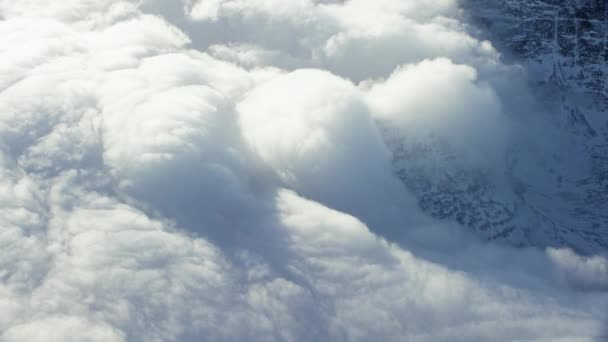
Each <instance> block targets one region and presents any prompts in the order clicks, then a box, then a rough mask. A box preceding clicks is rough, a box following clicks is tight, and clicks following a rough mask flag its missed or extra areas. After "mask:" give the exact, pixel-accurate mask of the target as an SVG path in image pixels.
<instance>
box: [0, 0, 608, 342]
mask: <svg viewBox="0 0 608 342" xmlns="http://www.w3.org/2000/svg"><path fill="white" fill-rule="evenodd" d="M0 17H1V18H2V20H1V21H0V36H1V37H2V38H3V41H4V42H5V44H3V45H2V46H0V58H2V60H3V61H5V63H3V65H2V66H0V76H1V77H0V173H1V175H2V176H1V177H0V188H1V189H2V191H0V203H1V204H2V205H1V209H0V227H1V229H2V231H1V233H0V246H1V247H2V250H3V253H1V255H0V275H1V277H0V333H1V336H2V338H1V339H2V340H3V341H7V342H17V341H19V342H21V341H28V342H29V341H35V342H37V341H58V340H61V341H200V340H201V339H204V340H208V341H243V340H251V341H270V340H276V341H335V340H344V341H369V340H385V341H403V340H422V341H426V340H428V341H442V340H445V341H448V340H449V341H453V340H463V341H469V340H557V339H560V338H561V339H564V340H593V338H594V336H596V335H598V334H600V333H601V328H602V324H603V323H605V320H604V319H605V310H606V304H608V297H607V295H606V293H605V291H606V289H607V288H608V280H607V279H606V263H607V261H606V259H605V258H604V257H602V256H595V257H582V256H578V255H576V254H574V253H573V252H570V251H567V250H548V251H541V250H530V249H519V250H516V249H513V248H511V247H508V246H501V245H486V244H482V243H481V242H480V241H478V240H477V239H476V238H475V237H473V236H471V235H470V234H469V233H467V232H465V231H462V228H460V227H457V226H455V225H452V224H450V223H446V222H437V221H435V220H433V219H431V218H429V217H427V216H425V215H424V214H423V213H422V212H421V211H420V210H419V209H418V208H417V206H416V202H415V200H414V199H413V198H412V197H413V196H412V195H411V194H410V193H409V192H408V191H407V190H406V189H405V187H404V186H403V185H402V183H401V182H400V181H399V180H398V179H397V178H396V177H395V175H393V172H392V167H391V158H392V154H393V153H394V151H393V150H392V146H391V145H390V144H388V143H387V142H386V141H387V139H388V138H387V136H386V134H387V133H386V131H385V129H384V128H385V127H390V128H391V132H392V133H391V134H397V135H399V136H401V137H404V138H406V139H408V141H411V143H412V144H416V143H419V142H421V141H425V140H426V139H431V138H432V139H437V140H439V141H441V142H442V143H444V144H446V145H447V146H449V148H450V149H451V150H452V152H453V153H455V154H456V155H457V156H459V157H460V158H461V160H462V162H463V163H471V164H472V165H480V164H483V165H486V164H487V163H489V162H488V160H487V158H483V156H486V155H488V154H490V155H500V153H502V152H501V151H503V150H504V149H505V145H506V144H507V141H508V140H509V139H510V129H509V127H510V120H511V118H510V117H508V115H507V113H506V111H505V109H504V106H503V105H504V104H503V102H502V96H503V95H502V93H501V92H502V91H503V87H502V86H501V85H500V84H499V83H498V82H497V81H496V79H497V78H496V77H495V75H497V74H501V73H505V74H506V75H507V76H505V77H508V75H510V74H509V72H511V71H510V68H506V67H504V66H502V65H501V64H500V61H499V56H498V54H497V52H496V51H495V50H494V49H493V48H492V46H491V45H490V44H489V43H488V42H482V41H478V40H477V39H475V38H474V37H472V36H470V35H469V34H467V31H466V25H465V24H464V22H463V21H462V19H461V15H460V13H459V9H458V6H457V3H456V2H455V1H451V0H445V1H434V2H428V1H393V0H382V1H375V2H369V1H358V0H351V1H312V0H298V1H296V0H294V1H272V0H270V1H269V0H237V1H223V0H202V1H183V2H178V1H175V2H170V1H160V0H145V1H119V0H107V1H87V0H70V1H62V2H61V3H58V2H52V1H34V0H32V1H18V2H15V1H8V0H7V1H1V0H0ZM429 37H433V39H429ZM480 146H483V147H480ZM491 163H494V162H493V161H492V162H491Z"/></svg>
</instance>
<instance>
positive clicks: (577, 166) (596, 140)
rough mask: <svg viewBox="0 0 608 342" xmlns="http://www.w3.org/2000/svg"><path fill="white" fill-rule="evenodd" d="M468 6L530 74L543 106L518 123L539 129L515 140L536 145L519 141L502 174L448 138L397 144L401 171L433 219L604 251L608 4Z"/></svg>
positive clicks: (493, 235) (518, 1)
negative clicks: (460, 155) (466, 155)
mask: <svg viewBox="0 0 608 342" xmlns="http://www.w3.org/2000/svg"><path fill="white" fill-rule="evenodd" d="M464 7H465V9H466V12H467V14H468V15H469V16H470V17H471V18H472V20H471V22H472V23H473V26H474V27H473V28H472V30H474V31H478V32H477V34H478V35H480V36H482V38H485V39H488V40H490V41H491V42H492V44H493V45H494V46H496V47H497V48H498V50H499V51H500V52H501V53H502V55H503V56H504V59H505V60H507V61H508V62H509V63H512V64H514V65H516V64H519V65H522V66H523V67H524V69H525V72H526V74H527V79H528V83H529V87H530V93H532V95H533V96H532V97H534V99H535V103H537V104H538V105H539V107H540V109H539V110H538V111H536V110H535V111H534V113H531V112H532V110H531V112H530V113H526V110H525V107H524V109H523V110H520V111H523V113H520V118H519V119H520V121H521V117H524V121H523V122H526V120H528V121H529V122H535V123H536V128H530V127H524V126H522V125H521V122H520V126H519V128H516V130H518V132H516V133H518V134H521V136H526V135H528V136H530V139H521V140H520V141H515V142H512V143H511V145H510V147H509V148H508V152H507V155H506V156H505V166H504V167H503V168H501V169H500V170H499V171H496V170H487V169H485V168H475V167H467V166H463V165H461V164H460V163H459V162H458V160H456V159H457V158H455V157H454V155H452V154H450V152H449V147H446V148H443V147H441V144H442V142H441V141H437V143H436V144H429V143H428V142H427V143H424V144H416V143H412V142H411V141H405V139H404V138H402V137H399V138H395V139H392V141H391V145H392V147H393V150H394V155H395V158H394V165H395V170H396V172H397V173H398V174H399V176H400V178H401V179H402V180H403V182H404V183H405V184H406V186H407V187H408V188H409V189H410V190H412V191H413V192H414V193H416V194H417V196H418V198H419V204H420V206H421V207H422V208H423V209H424V210H425V211H426V212H427V213H429V214H431V215H432V216H434V217H437V218H440V219H446V220H453V221H457V222H458V223H460V224H461V225H464V226H467V227H470V228H471V229H473V230H474V231H475V232H476V233H477V234H478V235H479V236H481V237H482V238H484V239H486V240H502V241H508V242H510V243H512V244H515V245H518V246H529V245H533V246H539V247H546V246H566V247H570V248H573V249H575V250H577V251H579V252H582V253H586V254H593V253H604V252H605V251H606V250H608V125H607V121H608V116H607V114H606V110H607V109H608V67H607V61H608V46H607V45H608V43H607V42H608V2H607V1H605V0H590V1H583V0H544V1H543V0H506V1H494V0H468V1H465V2H464ZM511 100H512V101H514V102H517V101H519V99H516V98H513V99H511ZM539 113H540V114H539ZM526 116H528V117H527V118H526ZM526 130H529V131H530V132H524V133H522V131H526ZM388 136H389V137H390V136H391V134H390V131H389V132H388ZM531 141H532V142H534V143H531ZM413 160H414V161H416V162H412V161H413ZM447 170H449V171H447Z"/></svg>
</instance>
